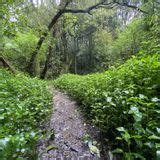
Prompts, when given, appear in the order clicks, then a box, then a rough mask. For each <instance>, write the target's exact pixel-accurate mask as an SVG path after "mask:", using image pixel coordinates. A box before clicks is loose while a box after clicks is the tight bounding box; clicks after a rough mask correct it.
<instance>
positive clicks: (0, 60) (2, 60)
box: [0, 57, 16, 73]
mask: <svg viewBox="0 0 160 160" xmlns="http://www.w3.org/2000/svg"><path fill="white" fill-rule="evenodd" d="M0 66H3V67H5V68H8V69H9V70H10V71H11V72H12V73H16V70H15V68H14V67H13V66H11V65H10V63H9V62H8V61H7V60H6V59H5V58H4V57H0Z"/></svg>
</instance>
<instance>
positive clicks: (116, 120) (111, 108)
mask: <svg viewBox="0 0 160 160" xmlns="http://www.w3.org/2000/svg"><path fill="white" fill-rule="evenodd" d="M54 85H55V87H58V88H60V89H62V90H64V91H67V92H68V94H70V95H71V96H72V97H74V98H75V99H76V100H77V101H78V102H80V103H81V104H82V110H84V113H86V115H87V116H88V117H90V119H91V120H92V122H93V123H94V124H96V125H97V126H98V127H99V129H100V130H101V131H102V133H104V141H103V142H106V144H110V146H111V149H112V151H113V153H114V154H118V155H120V156H122V157H124V158H125V159H150V160H151V159H154V160H155V159H158V158H159V157H158V156H159V152H160V143H159V140H160V116H159V115H160V55H158V54H155V55H147V56H144V57H141V58H140V57H132V58H131V59H130V60H128V61H127V62H126V63H125V64H123V65H121V66H120V67H118V68H111V69H109V70H108V71H106V72H105V73H95V74H90V75H85V76H80V75H72V74H65V75H62V76H60V77H59V78H58V79H57V80H55V81H54Z"/></svg>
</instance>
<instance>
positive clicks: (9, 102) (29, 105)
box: [0, 69, 52, 160]
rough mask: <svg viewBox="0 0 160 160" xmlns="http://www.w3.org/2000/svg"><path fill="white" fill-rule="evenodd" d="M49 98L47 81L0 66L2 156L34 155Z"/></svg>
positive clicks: (18, 159)
mask: <svg viewBox="0 0 160 160" xmlns="http://www.w3.org/2000/svg"><path fill="white" fill-rule="evenodd" d="M51 99H52V98H51V93H50V92H49V91H48V88H47V84H46V82H44V81H40V80H38V79H37V78H29V77H27V76H24V75H22V74H17V75H13V74H11V73H10V72H8V71H6V70H4V69H0V159H1V160H14V159H16V160H22V159H30V160H31V159H36V156H37V154H36V143H37V141H38V140H39V138H43V137H44V133H45V130H44V129H43V127H42V126H43V125H44V122H45V120H46V119H47V118H49V115H50V112H51Z"/></svg>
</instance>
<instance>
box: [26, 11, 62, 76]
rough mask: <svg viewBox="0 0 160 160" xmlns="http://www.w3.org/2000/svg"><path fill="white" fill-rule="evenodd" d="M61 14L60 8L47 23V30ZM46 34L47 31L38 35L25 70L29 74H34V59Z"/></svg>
mask: <svg viewBox="0 0 160 160" xmlns="http://www.w3.org/2000/svg"><path fill="white" fill-rule="evenodd" d="M62 14H63V11H62V10H59V11H58V12H57V14H56V15H55V16H54V17H53V19H52V21H51V23H50V24H49V25H48V30H49V31H50V30H51V29H52V27H53V26H54V25H55V24H56V22H57V20H58V19H59V18H60V17H61V15H62ZM47 35H48V32H45V33H43V35H42V36H41V37H40V39H39V41H38V43H37V46H36V49H35V51H34V52H33V53H32V56H31V59H30V61H29V64H28V66H27V71H28V73H29V74H30V75H32V76H34V75H35V67H34V66H35V61H36V57H37V55H38V53H39V50H40V48H41V46H42V44H43V42H44V40H45V39H46V37H47Z"/></svg>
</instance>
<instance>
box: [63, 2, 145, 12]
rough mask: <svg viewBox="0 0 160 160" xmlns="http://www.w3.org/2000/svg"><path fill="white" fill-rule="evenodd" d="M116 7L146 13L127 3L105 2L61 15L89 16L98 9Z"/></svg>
mask: <svg viewBox="0 0 160 160" xmlns="http://www.w3.org/2000/svg"><path fill="white" fill-rule="evenodd" d="M116 6H124V7H128V8H132V9H135V10H137V11H140V12H142V13H146V14H147V12H146V11H144V10H142V9H140V8H139V7H137V6H135V5H130V4H128V3H119V2H116V1H114V2H110V3H107V2H105V1H103V2H99V3H97V4H95V5H93V6H91V7H88V8H86V9H64V10H63V13H88V14H91V11H92V10H96V9H99V8H106V9H112V8H114V7H116Z"/></svg>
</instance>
